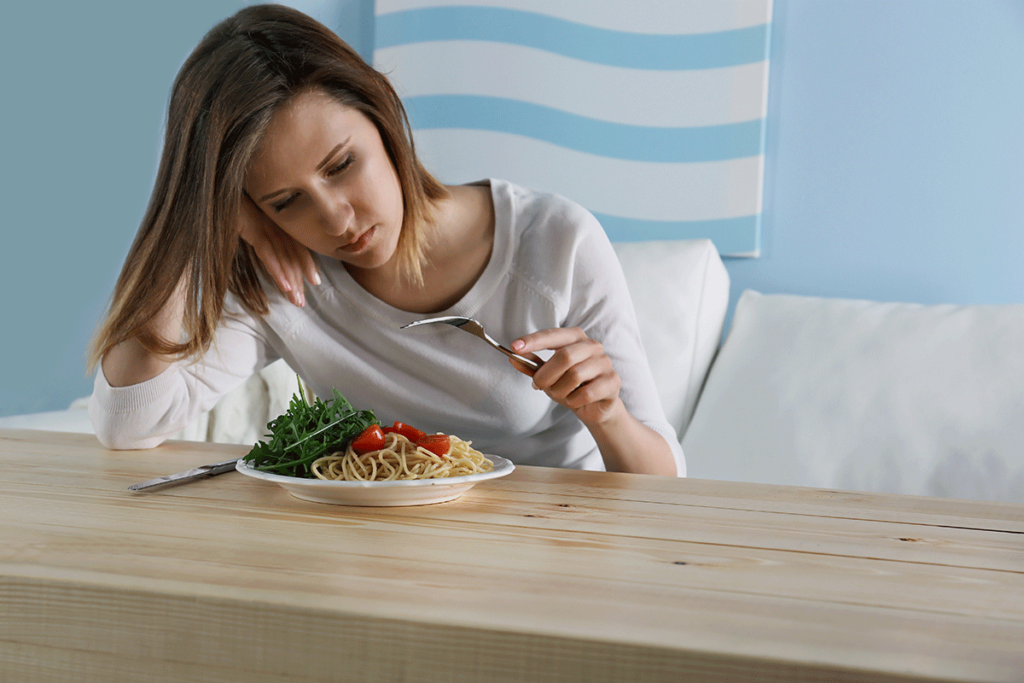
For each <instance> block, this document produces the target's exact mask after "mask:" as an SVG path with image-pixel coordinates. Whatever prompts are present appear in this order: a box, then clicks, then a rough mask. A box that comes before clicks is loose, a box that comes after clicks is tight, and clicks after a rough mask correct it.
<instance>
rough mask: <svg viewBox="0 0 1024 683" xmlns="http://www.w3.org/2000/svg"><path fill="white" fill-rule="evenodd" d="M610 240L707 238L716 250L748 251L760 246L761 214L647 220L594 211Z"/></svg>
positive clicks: (745, 252) (729, 251)
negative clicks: (700, 219)
mask: <svg viewBox="0 0 1024 683" xmlns="http://www.w3.org/2000/svg"><path fill="white" fill-rule="evenodd" d="M594 216H595V217H596V218H597V220H598V221H600V222H601V225H602V226H603V227H604V230H605V232H606V233H607V234H608V239H610V240H611V241H612V242H650V241H652V240H692V239H704V238H710V239H711V241H712V242H714V243H715V248H716V249H718V253H719V254H722V255H723V256H726V255H729V254H750V253H756V252H757V251H758V250H759V249H760V244H759V240H758V235H759V233H760V230H759V226H760V223H761V216H760V214H757V215H753V216H740V217H738V218H721V219H718V220H706V221H649V220H642V219H639V218H627V217H624V216H610V215H608V214H603V213H595V214H594Z"/></svg>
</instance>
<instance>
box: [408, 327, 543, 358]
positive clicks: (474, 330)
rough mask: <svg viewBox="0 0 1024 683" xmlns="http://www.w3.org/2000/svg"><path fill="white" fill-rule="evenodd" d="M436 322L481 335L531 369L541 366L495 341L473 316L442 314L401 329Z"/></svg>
mask: <svg viewBox="0 0 1024 683" xmlns="http://www.w3.org/2000/svg"><path fill="white" fill-rule="evenodd" d="M436 324H443V325H451V326H452V327H457V328H459V329H460V330H463V331H465V332H469V333H470V334H472V335H474V336H477V337H480V338H481V339H483V340H484V341H485V342H487V343H488V344H490V345H491V346H493V347H494V348H496V349H498V350H499V351H501V352H502V353H503V354H505V355H506V356H508V357H509V358H515V359H516V360H517V361H519V362H520V363H523V364H524V365H526V366H527V367H529V368H530V369H531V370H537V368H539V367H540V366H541V363H540V362H538V361H535V360H531V359H529V358H527V357H525V356H520V355H519V354H518V353H516V352H515V351H512V350H511V349H506V348H505V347H504V346H502V345H501V344H499V343H498V342H496V341H494V339H492V338H491V336H490V335H489V334H487V333H486V332H485V331H484V326H483V325H481V324H480V323H479V322H477V321H476V320H473V319H472V318H463V317H462V316H460V315H445V316H441V317H440V318H424V319H423V320H415V321H413V322H411V323H409V324H408V325H402V327H401V328H399V329H402V330H404V329H406V328H407V327H417V326H419V325H436Z"/></svg>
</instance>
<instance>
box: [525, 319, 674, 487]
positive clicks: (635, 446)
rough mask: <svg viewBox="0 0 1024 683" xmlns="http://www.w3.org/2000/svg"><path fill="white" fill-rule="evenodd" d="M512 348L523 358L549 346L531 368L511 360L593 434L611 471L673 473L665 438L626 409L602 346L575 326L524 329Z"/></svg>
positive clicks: (538, 387)
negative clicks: (547, 353) (543, 358)
mask: <svg viewBox="0 0 1024 683" xmlns="http://www.w3.org/2000/svg"><path fill="white" fill-rule="evenodd" d="M512 350H513V351H515V352H516V353H519V354H522V355H524V356H526V357H528V358H531V357H532V358H535V359H537V360H539V358H537V356H536V355H535V354H536V352H537V351H542V350H548V351H554V353H553V354H552V355H551V357H550V358H548V360H546V361H544V364H543V365H541V366H540V368H538V369H537V370H536V371H533V370H531V369H530V368H528V367H527V366H526V365H524V364H523V363H521V362H519V361H517V360H516V359H514V358H512V359H510V360H511V362H512V365H514V366H515V367H516V369H518V370H519V371H520V372H522V373H523V374H525V375H532V376H533V386H534V387H535V388H537V389H539V390H541V391H543V392H544V393H546V394H547V395H548V396H549V397H550V398H551V400H552V401H555V402H556V403H558V404H560V405H563V406H565V407H566V408H568V409H569V410H571V411H572V412H573V413H575V415H576V416H577V417H578V418H579V419H580V421H582V422H583V424H584V425H586V427H587V429H588V430H590V433H591V434H592V435H593V436H594V441H596V442H597V447H598V449H600V451H601V457H602V458H603V459H604V464H605V469H607V470H608V471H610V472H635V473H640V474H665V475H669V476H675V475H676V463H675V458H674V457H673V455H672V449H671V448H670V447H669V445H668V443H667V442H666V441H665V439H664V438H663V437H662V436H661V435H660V434H658V433H657V432H655V431H654V430H653V429H651V428H650V427H648V426H647V425H645V424H643V423H641V422H640V421H639V420H637V419H636V418H635V417H633V415H631V414H630V412H629V411H628V410H627V409H626V406H625V404H624V403H623V402H622V399H621V398H619V390H620V389H621V388H622V380H621V379H620V378H619V374H618V373H617V372H616V371H615V368H614V367H613V366H612V360H611V358H609V357H608V354H606V353H605V351H604V346H602V345H601V343H600V342H598V341H597V340H594V339H591V338H589V337H588V336H587V335H586V333H585V332H584V331H583V330H581V329H580V328H578V327H572V328H555V329H549V330H541V331H539V332H533V333H531V334H527V335H525V336H523V337H520V338H519V339H516V340H515V341H513V342H512Z"/></svg>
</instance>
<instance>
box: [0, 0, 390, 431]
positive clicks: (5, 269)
mask: <svg viewBox="0 0 1024 683" xmlns="http://www.w3.org/2000/svg"><path fill="white" fill-rule="evenodd" d="M248 4H251V3H250V2H245V1H243V0H173V1H171V0H168V1H167V2H155V1H151V0H89V2H79V1H78V0H56V1H49V2H39V3H34V2H10V3H5V5H4V11H3V16H2V18H0V65H2V67H0V93H2V96H0V98H2V99H0V225H2V234H3V242H2V244H3V250H2V256H0V264H2V265H0V292H2V293H3V296H2V303H0V305H2V307H3V308H2V309H0V310H2V314H3V317H2V320H3V327H2V331H0V358H2V359H3V361H2V363H0V416H2V415H13V414H19V413H27V412H35V411H40V410H58V409H62V408H66V407H67V406H68V404H69V403H70V402H71V401H72V400H74V399H75V398H77V397H79V396H86V395H88V394H89V393H90V392H91V391H92V380H91V379H90V378H87V377H86V374H85V348H86V345H87V344H88V340H89V338H90V336H91V335H92V331H93V329H94V327H95V325H96V323H97V321H98V320H99V317H100V314H101V312H102V310H103V308H104V307H105V305H106V303H107V299H108V297H109V295H110V292H111V290H112V289H113V286H114V281H115V279H116V277H117V273H118V271H119V270H120V267H121V263H122V261H123V260H124V256H125V254H126V253H127V251H128V247H129V246H130V244H131V240H132V238H133V237H134V235H135V231H136V229H137V228H138V225H139V221H140V220H141V218H142V215H143V213H144V212H145V209H146V203H147V201H148V199H149V192H150V190H151V189H152V184H153V179H154V176H155V174H156V166H157V162H158V158H159V154H160V147H161V143H162V135H163V123H164V118H165V116H166V107H167V97H168V94H169V91H170V86H171V83H172V81H173V80H174V76H175V74H176V73H177V71H178V68H179V67H180V66H181V63H182V62H183V61H184V59H185V57H186V56H187V55H188V53H189V52H190V51H191V50H192V48H193V47H194V46H195V44H196V43H197V42H198V41H199V39H200V38H202V36H203V34H204V33H205V32H206V31H207V30H209V29H210V28H211V27H212V26H213V25H214V24H215V23H216V22H217V21H219V20H221V19H223V18H224V17H226V16H228V15H230V14H231V13H233V12H235V11H237V10H238V9H240V8H241V7H244V6H245V5H248ZM287 4H290V5H292V6H295V7H297V8H299V9H302V10H304V11H306V12H308V13H309V14H311V15H313V16H315V17H316V18H318V19H320V20H321V21H323V22H324V23H326V24H328V25H330V26H331V27H332V28H334V29H335V30H336V31H337V32H338V34H339V35H341V36H342V37H343V38H344V39H345V40H347V41H349V43H351V44H352V45H353V47H355V48H356V49H358V50H360V51H364V50H365V52H363V54H365V55H366V56H370V51H371V50H372V40H373V33H372V30H373V4H372V0H294V1H293V2H289V3H287Z"/></svg>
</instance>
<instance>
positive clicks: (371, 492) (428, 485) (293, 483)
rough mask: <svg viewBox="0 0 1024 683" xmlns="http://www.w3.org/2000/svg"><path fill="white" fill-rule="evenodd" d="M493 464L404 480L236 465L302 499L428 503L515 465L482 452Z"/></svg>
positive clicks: (459, 492)
mask: <svg viewBox="0 0 1024 683" xmlns="http://www.w3.org/2000/svg"><path fill="white" fill-rule="evenodd" d="M484 457H486V458H487V459H488V460H490V461H491V463H493V464H494V469H492V470H491V471H490V472H482V473H480V474H470V475H467V476H465V477H449V478H447V479H413V480H406V481H325V480H323V479H301V478H299V477H286V476H283V475H280V474H270V473H269V472H261V471H259V470H257V469H254V468H253V467H252V466H251V465H249V464H248V463H247V462H245V461H244V460H239V461H238V463H237V464H236V465H235V469H236V470H238V471H239V472H241V473H242V474H244V475H246V476H248V477H253V478H255V479H262V480H263V481H270V482H273V483H275V484H277V485H278V486H281V487H282V488H284V489H285V490H286V491H288V493H290V494H292V495H293V496H295V497H296V498H301V499H302V500H309V501H313V502H314V503H328V504H331V505H366V506H388V507H391V506H398V505H427V504H429V503H443V502H445V501H449V500H455V499H456V498H458V497H459V496H461V495H462V494H463V493H465V492H466V491H467V490H469V489H470V488H472V487H473V486H474V485H475V484H476V483H477V482H480V481H486V480H487V479H497V478H498V477H504V476H505V475H507V474H509V473H511V472H512V470H514V469H515V468H516V467H515V465H513V464H512V461H511V460H507V459H505V458H502V457H501V456H499V455H486V456H484Z"/></svg>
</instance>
